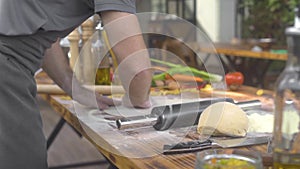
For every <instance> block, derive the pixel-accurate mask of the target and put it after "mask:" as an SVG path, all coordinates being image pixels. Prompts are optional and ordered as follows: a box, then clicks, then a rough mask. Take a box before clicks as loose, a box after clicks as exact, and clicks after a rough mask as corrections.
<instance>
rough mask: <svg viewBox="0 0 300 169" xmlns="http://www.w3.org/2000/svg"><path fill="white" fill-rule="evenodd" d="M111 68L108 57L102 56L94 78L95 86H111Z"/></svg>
mask: <svg viewBox="0 0 300 169" xmlns="http://www.w3.org/2000/svg"><path fill="white" fill-rule="evenodd" d="M110 71H111V66H110V59H109V55H106V56H104V58H103V59H102V61H101V62H100V64H99V66H98V68H97V71H96V76H95V85H110V84H111V76H110V75H111V73H110Z"/></svg>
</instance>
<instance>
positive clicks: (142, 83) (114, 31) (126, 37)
mask: <svg viewBox="0 0 300 169" xmlns="http://www.w3.org/2000/svg"><path fill="white" fill-rule="evenodd" d="M101 18H102V20H103V22H104V24H105V30H106V31H107V34H108V37H109V40H110V43H111V45H112V46H113V51H114V53H115V55H116V56H117V59H118V62H119V67H118V71H119V75H120V79H121V81H122V84H123V86H124V88H125V90H126V92H127V96H128V97H129V98H130V101H131V104H132V105H133V106H137V107H145V103H147V102H148V101H149V90H150V85H151V80H152V71H151V63H150V58H149V54H148V51H147V49H146V45H145V43H144V39H143V36H142V33H141V30H140V28H139V23H138V20H137V17H136V16H135V15H132V14H128V13H122V12H104V13H102V14H101ZM125 23H126V24H125Z"/></svg>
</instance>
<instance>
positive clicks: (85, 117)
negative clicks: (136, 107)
mask: <svg viewBox="0 0 300 169" xmlns="http://www.w3.org/2000/svg"><path fill="white" fill-rule="evenodd" d="M256 92H257V89H256V88H252V87H246V86H243V87H242V88H241V89H240V90H239V92H224V91H219V92H214V93H215V94H217V95H219V96H220V97H225V96H226V97H232V98H233V99H235V100H237V101H243V100H250V99H260V100H261V101H263V105H264V107H271V106H272V101H273V100H272V98H271V97H272V93H271V92H269V91H265V92H264V95H263V96H258V95H256ZM194 94H195V93H194ZM197 94H200V96H201V97H209V96H211V92H209V91H205V92H200V93H197ZM48 101H49V102H50V104H51V105H52V106H53V108H54V109H55V110H56V111H57V113H58V114H59V115H60V116H62V117H63V118H64V119H65V120H66V121H67V122H68V123H69V124H70V125H72V126H73V127H74V128H75V129H76V130H77V131H78V132H79V133H81V134H82V135H83V136H84V137H86V138H87V139H88V140H89V141H90V142H91V143H93V144H94V145H95V147H96V148H97V149H98V150H99V151H100V152H101V153H102V154H103V155H105V156H106V157H107V158H108V159H109V160H110V161H111V162H112V163H114V164H115V165H116V166H117V167H119V168H122V169H123V168H124V169H134V168H143V169H153V168H158V169H166V168H180V169H192V168H194V166H195V159H196V153H185V154H176V155H163V154H162V146H163V144H167V143H177V142H178V141H182V140H189V138H186V137H185V134H186V133H187V132H188V131H190V130H189V128H183V129H170V130H167V131H156V130H154V129H153V128H152V127H151V126H149V127H144V128H136V129H132V130H119V129H117V128H115V127H113V125H110V123H107V122H103V117H106V118H108V116H107V114H105V113H103V112H100V111H96V110H91V109H87V108H86V107H83V106H80V105H79V104H78V103H76V102H73V101H72V100H70V98H68V97H66V96H55V95H52V96H50V97H48ZM109 118H112V117H109ZM109 118H108V119H109ZM241 149H245V150H251V151H260V152H263V153H265V152H266V149H267V145H265V144H264V145H256V146H248V147H243V148H241ZM269 162H270V161H265V166H269V165H271V164H270V163H269Z"/></svg>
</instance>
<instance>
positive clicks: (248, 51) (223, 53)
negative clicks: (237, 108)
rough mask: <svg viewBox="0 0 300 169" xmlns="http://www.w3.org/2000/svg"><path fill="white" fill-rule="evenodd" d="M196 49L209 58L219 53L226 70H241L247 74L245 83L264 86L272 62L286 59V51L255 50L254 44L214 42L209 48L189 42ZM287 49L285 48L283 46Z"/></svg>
mask: <svg viewBox="0 0 300 169" xmlns="http://www.w3.org/2000/svg"><path fill="white" fill-rule="evenodd" d="M189 45H190V46H191V47H192V49H194V51H197V52H206V53H208V55H207V57H206V58H204V59H203V60H204V63H205V61H206V60H207V59H208V58H209V56H210V55H211V54H215V53H217V54H218V55H219V56H220V59H221V61H222V63H223V65H224V69H225V71H226V72H229V71H241V72H242V73H244V75H245V76H246V78H245V84H246V85H251V86H255V87H262V88H264V87H265V86H264V83H263V81H264V78H265V75H266V73H267V71H268V68H269V66H270V64H271V63H272V62H274V61H286V60H287V57H288V56H287V54H286V53H275V52H272V51H270V50H263V51H253V50H252V48H253V45H249V44H240V43H239V44H231V43H214V48H215V49H212V48H207V45H205V44H200V43H191V44H189ZM281 49H285V48H281Z"/></svg>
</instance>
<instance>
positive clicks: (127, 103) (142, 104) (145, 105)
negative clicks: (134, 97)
mask: <svg viewBox="0 0 300 169" xmlns="http://www.w3.org/2000/svg"><path fill="white" fill-rule="evenodd" d="M122 104H123V105H124V106H126V107H135V108H141V109H146V108H149V107H151V106H152V104H151V101H150V99H148V100H146V101H142V102H140V103H139V104H135V105H133V104H132V102H131V101H130V99H129V97H128V95H126V94H125V95H124V97H123V98H122Z"/></svg>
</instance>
